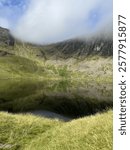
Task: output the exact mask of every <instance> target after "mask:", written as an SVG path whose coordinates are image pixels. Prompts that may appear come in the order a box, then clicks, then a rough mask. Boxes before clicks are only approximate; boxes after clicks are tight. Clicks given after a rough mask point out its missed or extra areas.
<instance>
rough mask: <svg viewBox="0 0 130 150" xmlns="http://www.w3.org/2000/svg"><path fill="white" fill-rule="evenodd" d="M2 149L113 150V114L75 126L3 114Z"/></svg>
mask: <svg viewBox="0 0 130 150" xmlns="http://www.w3.org/2000/svg"><path fill="white" fill-rule="evenodd" d="M0 121H1V123H0V130H1V131H0V147H3V149H11V150H43V149H44V150H112V111H108V112H107V113H103V114H97V115H95V116H90V117H85V118H81V119H77V120H73V121H71V122H67V123H64V122H60V121H58V120H50V119H45V118H40V117H34V116H32V115H12V114H8V113H3V112H1V113H0Z"/></svg>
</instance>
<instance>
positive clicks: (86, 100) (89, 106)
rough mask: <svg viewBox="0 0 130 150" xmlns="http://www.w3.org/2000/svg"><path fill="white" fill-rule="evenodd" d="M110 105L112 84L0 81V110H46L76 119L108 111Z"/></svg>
mask: <svg viewBox="0 0 130 150" xmlns="http://www.w3.org/2000/svg"><path fill="white" fill-rule="evenodd" d="M112 104H113V102H112V84H106V83H98V84H96V83H93V82H88V81H74V80H43V81H36V80H0V111H8V112H13V113H14V112H15V113H16V112H17V113H19V112H31V111H34V112H37V111H45V110H46V111H51V112H53V113H58V114H63V115H66V116H69V117H74V118H77V117H81V116H86V115H90V114H94V113H96V112H99V111H104V110H106V109H108V108H112ZM52 116H53V115H52Z"/></svg>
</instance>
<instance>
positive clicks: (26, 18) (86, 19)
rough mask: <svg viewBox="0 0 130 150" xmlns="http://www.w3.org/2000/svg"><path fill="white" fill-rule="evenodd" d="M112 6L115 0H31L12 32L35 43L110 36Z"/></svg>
mask: <svg viewBox="0 0 130 150" xmlns="http://www.w3.org/2000/svg"><path fill="white" fill-rule="evenodd" d="M112 7H113V6H112V0H38V1H36V0H30V3H29V5H28V8H27V10H26V11H25V12H24V14H23V15H22V16H21V17H20V19H19V20H18V21H17V23H16V24H15V26H14V27H13V28H12V29H11V33H12V35H13V36H14V37H15V38H17V39H19V40H22V41H25V42H31V43H35V44H48V43H55V42H60V41H64V40H67V39H73V38H81V39H86V38H89V37H91V36H95V37H96V36H98V35H105V36H106V37H111V36H112V16H113V9H112Z"/></svg>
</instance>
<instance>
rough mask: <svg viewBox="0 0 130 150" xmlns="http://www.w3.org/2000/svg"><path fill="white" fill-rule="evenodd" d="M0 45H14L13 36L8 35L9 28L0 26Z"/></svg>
mask: <svg viewBox="0 0 130 150" xmlns="http://www.w3.org/2000/svg"><path fill="white" fill-rule="evenodd" d="M0 45H9V46H13V45H14V38H13V37H12V36H11V35H10V33H9V30H8V29H5V28H1V27H0Z"/></svg>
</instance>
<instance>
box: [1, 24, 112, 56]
mask: <svg viewBox="0 0 130 150" xmlns="http://www.w3.org/2000/svg"><path fill="white" fill-rule="evenodd" d="M15 42H16V43H19V44H20V43H21V42H19V41H18V40H15V39H14V38H13V37H12V36H11V35H10V32H9V30H8V29H5V28H1V27H0V45H2V44H4V45H5V44H6V45H8V46H14V45H15ZM23 44H24V47H26V45H28V46H29V47H30V49H33V48H34V47H35V49H38V51H37V54H36V55H37V56H38V57H45V55H47V56H51V57H54V58H55V57H56V58H57V57H58V58H59V57H60V58H65V59H66V58H71V57H76V58H77V57H87V56H93V55H100V56H105V57H107V56H112V55H113V40H112V39H105V38H101V37H98V38H95V37H93V38H91V39H89V40H86V41H83V40H78V39H73V40H68V41H63V42H59V43H54V44H49V45H34V44H28V43H21V45H23ZM31 47H32V48H31Z"/></svg>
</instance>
